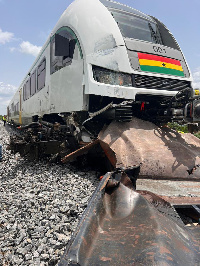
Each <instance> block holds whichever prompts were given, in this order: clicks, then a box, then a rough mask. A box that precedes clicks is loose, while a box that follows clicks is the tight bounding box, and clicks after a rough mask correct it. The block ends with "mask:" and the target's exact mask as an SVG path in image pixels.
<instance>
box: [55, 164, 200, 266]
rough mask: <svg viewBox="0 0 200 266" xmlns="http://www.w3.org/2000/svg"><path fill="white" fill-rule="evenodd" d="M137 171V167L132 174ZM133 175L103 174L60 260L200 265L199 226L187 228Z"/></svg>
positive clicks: (81, 263)
mask: <svg viewBox="0 0 200 266" xmlns="http://www.w3.org/2000/svg"><path fill="white" fill-rule="evenodd" d="M138 173H139V168H138V167H135V168H133V169H132V170H131V171H130V172H129V174H131V175H132V178H131V179H132V180H135V181H136V178H137V176H138ZM131 179H130V178H129V177H128V175H127V174H125V172H123V171H122V172H121V173H120V172H119V171H117V172H114V173H107V174H106V175H105V176H104V178H103V179H102V181H101V182H100V184H99V187H98V188H97V190H96V191H95V193H94V194H93V196H92V198H91V200H90V202H89V204H88V207H87V209H86V211H85V213H84V215H83V217H82V219H81V221H80V223H79V225H78V227H77V230H76V231H75V233H74V237H73V238H72V239H71V241H70V242H69V244H68V246H67V249H66V251H65V253H64V255H63V257H62V258H61V261H60V263H59V265H60V266H64V265H199V263H200V245H199V240H198V239H199V237H200V233H199V231H194V230H189V229H188V228H186V227H185V226H184V224H183V222H182V220H181V219H180V217H179V216H178V214H177V212H176V211H175V209H174V208H173V207H172V206H171V205H170V204H169V203H168V202H166V201H165V200H163V199H162V198H160V197H159V196H157V195H155V194H153V193H149V192H147V191H145V192H143V191H138V192H137V191H135V188H134V185H133V182H132V180H131ZM134 183H135V182H134Z"/></svg>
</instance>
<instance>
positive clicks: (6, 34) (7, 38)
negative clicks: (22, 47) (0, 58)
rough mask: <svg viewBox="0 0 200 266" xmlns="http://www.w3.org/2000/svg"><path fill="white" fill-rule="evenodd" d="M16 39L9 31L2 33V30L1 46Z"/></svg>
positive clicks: (0, 31)
mask: <svg viewBox="0 0 200 266" xmlns="http://www.w3.org/2000/svg"><path fill="white" fill-rule="evenodd" d="M13 39H14V34H13V33H12V32H8V31H2V29H1V28H0V44H5V43H8V42H11V41H12V40H13Z"/></svg>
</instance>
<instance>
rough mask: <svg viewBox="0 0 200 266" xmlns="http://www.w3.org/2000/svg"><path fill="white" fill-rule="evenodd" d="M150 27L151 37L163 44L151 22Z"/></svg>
mask: <svg viewBox="0 0 200 266" xmlns="http://www.w3.org/2000/svg"><path fill="white" fill-rule="evenodd" d="M148 26H149V29H150V31H151V37H152V39H153V41H154V42H155V43H159V44H161V40H160V37H159V36H158V33H157V32H155V31H154V29H153V27H152V26H151V23H150V22H149V23H148Z"/></svg>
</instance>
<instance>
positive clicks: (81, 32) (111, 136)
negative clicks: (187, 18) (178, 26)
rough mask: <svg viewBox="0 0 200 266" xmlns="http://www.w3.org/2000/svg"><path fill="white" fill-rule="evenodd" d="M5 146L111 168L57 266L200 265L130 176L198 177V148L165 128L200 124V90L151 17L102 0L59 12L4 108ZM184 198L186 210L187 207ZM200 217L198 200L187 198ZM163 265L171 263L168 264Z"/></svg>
mask: <svg viewBox="0 0 200 266" xmlns="http://www.w3.org/2000/svg"><path fill="white" fill-rule="evenodd" d="M7 117H8V122H9V124H10V125H13V126H14V127H15V135H13V136H12V137H11V140H10V149H11V150H12V151H13V152H14V153H17V152H19V153H20V154H21V155H22V156H28V157H29V158H32V159H39V158H41V157H43V156H51V157H52V156H53V159H59V160H60V161H62V162H63V163H66V162H70V161H73V160H75V159H76V158H77V157H79V156H81V155H84V154H88V153H92V154H93V155H94V154H95V155H96V156H101V155H102V154H103V156H104V159H105V161H103V162H105V165H106V169H107V171H110V172H109V173H108V174H106V175H105V176H104V178H103V179H102V181H101V182H100V184H99V187H98V188H97V191H96V192H95V193H94V195H93V197H92V199H91V201H90V203H89V205H88V208H87V210H86V212H85V214H84V216H83V218H82V220H81V222H80V224H79V227H78V228H77V231H76V233H75V234H74V238H73V239H72V240H71V242H70V243H69V245H68V248H67V251H66V253H65V255H64V256H63V258H62V260H61V262H60V265H67V263H68V262H69V261H71V262H70V263H71V264H70V265H77V264H79V265H122V264H125V265H191V264H192V265H198V263H200V250H199V247H200V245H199V239H200V235H199V232H198V230H193V231H192V230H191V231H192V232H189V230H187V229H186V228H185V226H184V224H183V222H182V221H181V219H180V217H179V215H178V213H177V212H176V209H175V208H174V207H173V205H171V201H170V200H169V199H168V200H166V199H163V198H161V197H160V196H158V195H155V194H152V193H151V192H144V191H135V188H136V179H137V176H138V175H139V178H152V179H163V180H164V179H165V180H166V179H171V180H193V181H195V182H197V181H200V171H199V169H200V168H199V165H200V155H199V154H200V140H199V139H197V138H196V137H194V136H193V135H191V134H179V133H177V132H175V131H174V130H171V129H169V128H168V127H166V126H165V125H166V124H167V123H168V122H171V121H172V122H173V121H178V122H179V123H190V126H191V125H193V123H198V122H199V121H200V92H199V90H197V89H196V90H194V89H193V87H192V77H191V73H190V70H189V67H188V65H187V62H186V60H185V57H184V55H183V52H182V51H181V49H180V47H179V45H178V43H177V41H176V39H175V38H174V37H173V35H172V34H171V32H170V31H169V30H168V29H167V27H166V26H165V25H164V24H163V23H162V22H160V21H159V20H158V19H157V18H155V17H152V16H148V15H145V14H143V13H142V12H140V11H138V10H135V9H133V8H131V7H127V6H124V5H122V4H120V3H116V2H112V1H108V0H76V1H74V2H73V3H72V4H71V5H70V6H69V7H68V8H67V9H66V11H65V12H64V13H63V15H62V16H61V18H60V19H59V21H58V23H57V24H56V26H55V28H54V29H53V31H52V33H51V34H50V36H49V38H48V40H47V42H46V43H45V45H44V46H43V48H42V49H41V52H40V54H39V55H38V57H37V58H36V60H35V62H34V63H33V65H32V67H31V68H30V70H29V71H28V73H27V75H26V76H25V78H24V80H23V82H22V83H21V85H20V87H19V89H18V90H17V92H16V94H15V95H14V97H13V99H12V100H11V102H10V104H9V106H8V108H7ZM188 202H190V204H189V203H188ZM184 204H185V205H184V206H186V205H187V206H193V207H191V208H192V210H193V211H194V212H195V215H193V217H195V219H196V221H198V220H199V218H200V208H199V206H200V198H199V197H196V198H195V200H193V201H192V200H190V201H189V200H188V199H186V200H185V201H184ZM164 263H166V264H164Z"/></svg>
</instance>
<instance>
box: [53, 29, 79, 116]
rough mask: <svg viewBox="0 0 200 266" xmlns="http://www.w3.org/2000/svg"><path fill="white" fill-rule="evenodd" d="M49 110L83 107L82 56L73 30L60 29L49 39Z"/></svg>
mask: <svg viewBox="0 0 200 266" xmlns="http://www.w3.org/2000/svg"><path fill="white" fill-rule="evenodd" d="M50 50H51V51H50V53H51V56H50V58H51V69H50V71H51V89H50V113H66V112H72V111H82V110H83V109H84V89H83V88H84V87H83V72H84V70H83V55H82V50H81V47H80V43H79V41H78V39H77V37H76V35H75V33H74V32H73V31H72V30H71V29H70V28H68V27H62V28H60V29H59V30H58V31H57V32H56V34H55V35H54V36H52V38H51V49H50Z"/></svg>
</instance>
